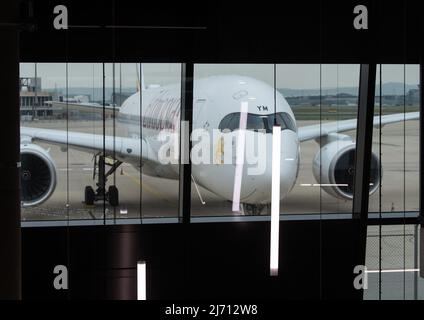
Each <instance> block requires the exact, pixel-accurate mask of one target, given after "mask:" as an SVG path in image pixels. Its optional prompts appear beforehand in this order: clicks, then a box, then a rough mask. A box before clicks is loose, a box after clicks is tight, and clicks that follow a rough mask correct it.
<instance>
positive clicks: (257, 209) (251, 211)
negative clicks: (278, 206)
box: [242, 203, 271, 216]
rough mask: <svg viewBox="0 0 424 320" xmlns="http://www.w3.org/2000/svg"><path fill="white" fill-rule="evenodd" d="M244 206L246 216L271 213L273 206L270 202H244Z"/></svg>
mask: <svg viewBox="0 0 424 320" xmlns="http://www.w3.org/2000/svg"><path fill="white" fill-rule="evenodd" d="M242 208H243V213H244V214H245V215H246V216H260V215H262V214H267V213H269V212H270V208H271V206H270V205H268V204H250V203H243V205H242Z"/></svg>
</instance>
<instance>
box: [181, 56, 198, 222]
mask: <svg viewBox="0 0 424 320" xmlns="http://www.w3.org/2000/svg"><path fill="white" fill-rule="evenodd" d="M193 77H194V64H193V63H182V64H181V117H180V154H179V159H180V164H179V167H180V179H179V198H178V200H179V201H178V218H179V221H180V222H181V223H183V224H188V223H190V217H191V159H190V150H191V141H190V136H191V132H192V130H193Z"/></svg>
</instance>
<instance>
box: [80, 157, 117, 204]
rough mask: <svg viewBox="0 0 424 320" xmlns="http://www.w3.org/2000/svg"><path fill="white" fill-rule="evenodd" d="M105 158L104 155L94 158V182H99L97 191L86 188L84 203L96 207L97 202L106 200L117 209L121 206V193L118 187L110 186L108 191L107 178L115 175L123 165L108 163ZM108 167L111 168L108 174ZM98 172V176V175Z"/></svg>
mask: <svg viewBox="0 0 424 320" xmlns="http://www.w3.org/2000/svg"><path fill="white" fill-rule="evenodd" d="M105 160H106V159H105V157H104V156H102V155H95V156H94V172H93V180H96V176H97V182H96V186H97V189H96V190H95V191H94V189H93V188H92V187H91V186H86V187H85V190H84V202H85V204H86V205H94V203H95V202H96V201H99V200H104V201H107V202H109V204H110V205H111V206H112V207H117V206H118V205H119V191H118V188H117V187H116V186H113V185H112V186H109V188H108V189H107V190H106V182H107V178H108V177H109V176H110V175H111V174H113V173H114V172H115V171H116V169H118V168H119V166H120V165H121V164H122V162H121V161H119V160H112V161H111V162H106V161H105ZM106 165H108V166H110V169H109V170H108V171H107V172H106ZM96 172H98V174H97V175H96Z"/></svg>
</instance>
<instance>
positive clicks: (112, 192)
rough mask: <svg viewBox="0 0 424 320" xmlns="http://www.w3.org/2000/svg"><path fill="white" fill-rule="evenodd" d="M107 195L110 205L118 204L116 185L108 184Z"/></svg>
mask: <svg viewBox="0 0 424 320" xmlns="http://www.w3.org/2000/svg"><path fill="white" fill-rule="evenodd" d="M107 196H108V200H109V204H110V205H111V206H112V207H117V206H118V205H119V192H118V188H117V187H116V186H109V189H108V192H107Z"/></svg>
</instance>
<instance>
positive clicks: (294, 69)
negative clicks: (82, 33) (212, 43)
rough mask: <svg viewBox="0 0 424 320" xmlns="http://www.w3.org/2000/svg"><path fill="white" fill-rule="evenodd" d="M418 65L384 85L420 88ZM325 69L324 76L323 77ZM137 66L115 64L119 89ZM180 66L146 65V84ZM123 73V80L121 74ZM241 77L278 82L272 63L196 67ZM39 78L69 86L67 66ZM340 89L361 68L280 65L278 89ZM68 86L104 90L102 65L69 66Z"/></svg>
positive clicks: (397, 71) (391, 75)
mask: <svg viewBox="0 0 424 320" xmlns="http://www.w3.org/2000/svg"><path fill="white" fill-rule="evenodd" d="M418 67H419V66H418V65H406V66H405V68H404V65H383V73H382V77H383V83H387V82H401V83H402V82H403V81H404V69H405V83H406V84H411V85H416V84H418V83H419V69H418ZM320 69H321V76H320ZM136 70H137V67H136V64H135V63H122V64H119V63H116V64H115V78H116V79H117V80H116V82H115V86H117V87H118V86H119V85H120V83H121V84H122V87H123V88H131V89H132V88H134V89H135V88H136V85H137V73H136ZM180 70H181V69H180V64H177V63H173V64H170V63H161V64H152V63H147V64H143V74H144V79H145V84H146V85H150V84H159V85H165V84H169V83H176V82H179V78H180ZM120 73H121V74H122V79H121V80H120V79H119V78H120V77H119V74H120ZM20 74H21V77H34V75H35V64H34V63H21V64H20ZM105 74H106V79H105V82H106V86H107V87H112V83H113V82H112V79H113V66H112V64H110V63H108V64H106V65H105ZM222 74H238V75H242V76H251V77H254V78H257V79H259V80H263V81H265V82H267V83H268V84H270V85H273V83H274V66H273V65H272V64H196V65H195V78H203V77H207V76H211V75H222ZM37 76H38V77H41V78H42V80H41V82H42V88H43V89H50V88H55V86H57V87H58V88H63V87H66V64H65V63H37ZM378 78H379V77H377V79H378ZM320 81H322V83H321V86H322V88H336V87H356V86H358V83H359V65H353V64H339V65H337V64H332V65H329V64H325V65H321V66H320V65H319V64H279V65H277V66H276V82H277V88H290V89H317V88H319V87H320ZM68 84H69V86H71V87H86V88H92V87H93V86H94V87H102V64H101V63H70V64H68Z"/></svg>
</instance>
